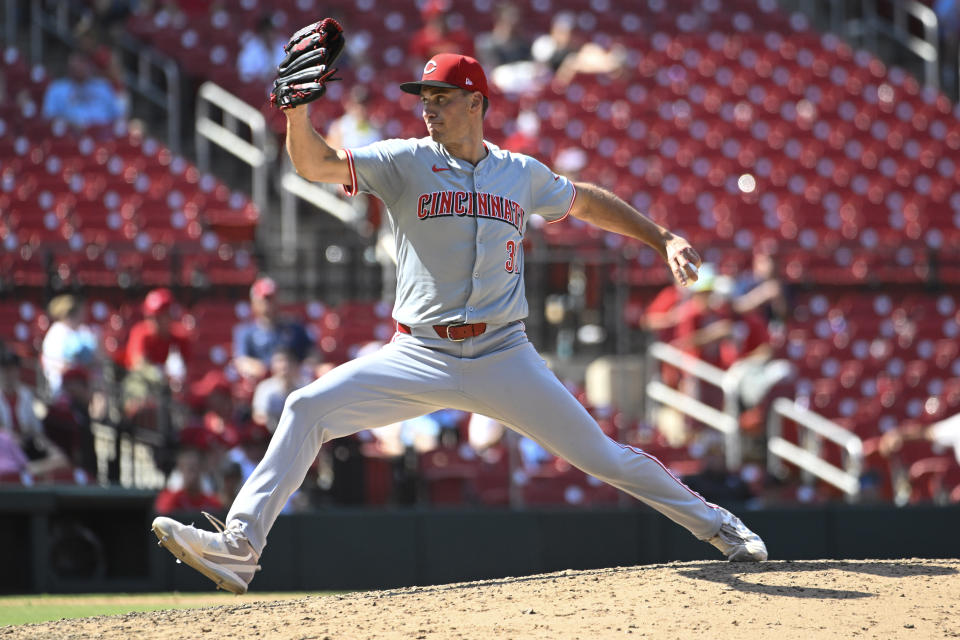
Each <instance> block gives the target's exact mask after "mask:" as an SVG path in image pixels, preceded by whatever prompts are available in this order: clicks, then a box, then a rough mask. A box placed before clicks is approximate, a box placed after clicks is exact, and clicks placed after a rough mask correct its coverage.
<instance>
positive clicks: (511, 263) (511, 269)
mask: <svg viewBox="0 0 960 640" xmlns="http://www.w3.org/2000/svg"><path fill="white" fill-rule="evenodd" d="M519 244H520V243H519V242H516V241H515V240H507V262H506V264H504V265H503V268H504V269H506V270H507V272H508V273H520V260H519V257H518V256H517V249H518V248H520V247H519V246H518V245H519ZM521 250H522V249H521Z"/></svg>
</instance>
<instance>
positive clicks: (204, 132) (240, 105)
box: [195, 82, 275, 212]
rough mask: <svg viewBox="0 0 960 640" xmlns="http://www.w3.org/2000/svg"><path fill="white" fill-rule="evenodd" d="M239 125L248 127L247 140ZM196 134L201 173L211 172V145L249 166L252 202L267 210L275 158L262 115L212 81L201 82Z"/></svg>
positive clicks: (198, 96)
mask: <svg viewBox="0 0 960 640" xmlns="http://www.w3.org/2000/svg"><path fill="white" fill-rule="evenodd" d="M214 109H217V110H219V111H221V112H222V115H223V121H222V123H221V122H217V121H215V120H214V119H213V117H212V112H213V110H214ZM241 122H242V123H243V124H245V125H247V126H248V127H249V128H250V140H249V141H248V140H245V139H244V138H242V137H241V136H240V133H239V123H241ZM195 134H196V135H195V139H196V148H197V166H198V167H199V168H200V169H201V170H202V171H209V170H210V143H211V142H212V143H214V144H216V145H217V146H218V147H221V148H223V149H225V150H226V151H228V152H229V153H231V154H232V155H234V156H235V157H236V158H238V159H239V160H240V161H241V162H243V163H245V164H248V165H250V168H251V170H252V172H253V193H252V198H253V202H254V204H256V205H257V208H258V209H259V210H260V211H261V212H264V211H266V210H267V197H268V195H267V174H268V171H267V170H268V161H269V160H270V158H271V157H272V156H273V155H274V148H275V145H274V142H273V138H272V137H271V136H269V135H268V131H267V119H266V118H265V117H264V116H263V114H262V113H260V112H259V111H258V110H257V109H255V108H253V107H252V106H250V105H249V104H247V103H246V102H244V101H243V100H241V99H240V98H238V97H236V96H235V95H233V94H232V93H230V92H229V91H227V90H226V89H224V88H222V87H220V86H218V85H216V84H214V83H213V82H204V83H203V84H202V85H200V90H199V91H198V92H197V117H196V129H195Z"/></svg>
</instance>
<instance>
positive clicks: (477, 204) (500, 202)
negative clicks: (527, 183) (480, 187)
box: [417, 191, 527, 233]
mask: <svg viewBox="0 0 960 640" xmlns="http://www.w3.org/2000/svg"><path fill="white" fill-rule="evenodd" d="M453 215H457V216H476V217H478V218H491V219H493V220H500V221H502V222H506V223H507V224H509V225H511V226H513V227H514V228H516V230H517V231H520V232H521V233H522V229H523V221H524V218H526V215H527V212H526V211H524V210H523V207H521V206H520V205H519V204H517V203H516V202H514V201H513V200H510V199H508V198H504V197H503V196H495V195H493V194H492V193H476V192H474V193H469V192H467V191H434V192H433V193H422V194H420V198H419V199H418V200H417V217H418V218H419V219H421V220H427V219H429V218H437V217H441V216H453Z"/></svg>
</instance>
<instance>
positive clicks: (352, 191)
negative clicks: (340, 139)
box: [341, 149, 357, 196]
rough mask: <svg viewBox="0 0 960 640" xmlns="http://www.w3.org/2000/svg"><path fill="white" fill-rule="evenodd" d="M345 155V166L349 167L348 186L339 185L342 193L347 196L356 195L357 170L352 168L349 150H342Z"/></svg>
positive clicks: (351, 153)
mask: <svg viewBox="0 0 960 640" xmlns="http://www.w3.org/2000/svg"><path fill="white" fill-rule="evenodd" d="M344 151H346V153H347V166H349V167H350V184H349V185H346V184H345V185H341V186H342V187H343V192H344V193H345V194H347V195H348V196H355V195H357V168H356V167H355V166H353V152H352V151H350V149H344Z"/></svg>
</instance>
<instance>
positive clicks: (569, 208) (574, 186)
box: [547, 182, 577, 224]
mask: <svg viewBox="0 0 960 640" xmlns="http://www.w3.org/2000/svg"><path fill="white" fill-rule="evenodd" d="M570 186H571V187H573V197H572V198H570V206H569V207H567V212H566V213H564V214H563V215H562V216H560V217H559V218H557V219H556V220H551V221H550V222H548V223H547V224H554V223H555V222H560V221H561V220H563V219H565V218H566V217H567V216H568V215H570V210H571V209H573V203H574V202H576V201H577V185H575V184H573V182H571V183H570Z"/></svg>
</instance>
